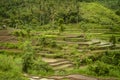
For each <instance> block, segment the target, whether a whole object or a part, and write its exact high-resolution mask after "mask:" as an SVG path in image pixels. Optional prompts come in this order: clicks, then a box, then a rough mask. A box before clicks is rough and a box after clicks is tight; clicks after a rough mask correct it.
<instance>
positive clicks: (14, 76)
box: [0, 71, 28, 80]
mask: <svg viewBox="0 0 120 80" xmlns="http://www.w3.org/2000/svg"><path fill="white" fill-rule="evenodd" d="M0 80H28V79H27V78H25V77H23V75H22V74H21V73H19V72H15V71H9V72H2V71H0Z"/></svg>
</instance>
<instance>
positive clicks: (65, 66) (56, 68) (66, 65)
mask: <svg viewBox="0 0 120 80" xmlns="http://www.w3.org/2000/svg"><path fill="white" fill-rule="evenodd" d="M72 67H73V65H72V64H65V65H61V66H57V67H54V68H53V69H54V70H60V69H62V70H64V69H69V68H72Z"/></svg>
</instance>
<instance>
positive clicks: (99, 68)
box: [89, 61, 110, 76]
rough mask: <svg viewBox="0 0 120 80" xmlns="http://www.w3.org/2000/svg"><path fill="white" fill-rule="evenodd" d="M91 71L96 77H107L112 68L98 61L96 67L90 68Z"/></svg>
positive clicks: (91, 66)
mask: <svg viewBox="0 0 120 80" xmlns="http://www.w3.org/2000/svg"><path fill="white" fill-rule="evenodd" d="M89 70H90V71H92V72H93V74H94V75H97V76H107V75H109V72H110V66H109V65H107V64H105V63H104V62H100V61H97V62H96V63H95V65H90V66H89Z"/></svg>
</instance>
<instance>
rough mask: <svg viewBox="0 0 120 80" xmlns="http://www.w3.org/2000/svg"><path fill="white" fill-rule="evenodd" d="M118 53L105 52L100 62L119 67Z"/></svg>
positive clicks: (119, 54) (119, 57)
mask: <svg viewBox="0 0 120 80" xmlns="http://www.w3.org/2000/svg"><path fill="white" fill-rule="evenodd" d="M119 59H120V51H106V52H105V54H104V55H103V56H102V57H101V61H103V62H104V63H107V64H111V65H115V66H119V65H120V60H119Z"/></svg>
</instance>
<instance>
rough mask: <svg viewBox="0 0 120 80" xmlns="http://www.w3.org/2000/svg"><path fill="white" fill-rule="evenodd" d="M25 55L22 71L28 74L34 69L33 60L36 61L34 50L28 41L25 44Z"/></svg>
mask: <svg viewBox="0 0 120 80" xmlns="http://www.w3.org/2000/svg"><path fill="white" fill-rule="evenodd" d="M24 53H25V55H24V56H23V62H22V70H23V72H26V73H27V72H28V70H29V69H30V68H31V67H32V64H33V60H34V54H33V49H32V47H31V45H30V42H28V41H26V42H25V43H24Z"/></svg>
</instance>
